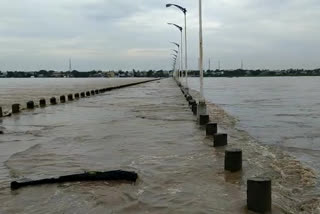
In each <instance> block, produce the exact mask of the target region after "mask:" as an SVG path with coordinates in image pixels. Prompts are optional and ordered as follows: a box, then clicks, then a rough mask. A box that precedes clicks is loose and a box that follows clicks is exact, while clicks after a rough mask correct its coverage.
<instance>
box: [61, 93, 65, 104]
mask: <svg viewBox="0 0 320 214" xmlns="http://www.w3.org/2000/svg"><path fill="white" fill-rule="evenodd" d="M65 102H66V96H64V95H62V96H60V103H65Z"/></svg>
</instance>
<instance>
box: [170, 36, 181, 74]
mask: <svg viewBox="0 0 320 214" xmlns="http://www.w3.org/2000/svg"><path fill="white" fill-rule="evenodd" d="M170 43H172V44H174V45H176V46H177V48H178V50H179V48H180V45H179V44H178V43H176V42H170ZM179 70H181V61H180V69H179ZM178 78H180V71H179V75H178Z"/></svg>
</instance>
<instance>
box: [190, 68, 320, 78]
mask: <svg viewBox="0 0 320 214" xmlns="http://www.w3.org/2000/svg"><path fill="white" fill-rule="evenodd" d="M188 74H189V76H193V77H198V76H199V70H193V71H189V72H188ZM203 75H204V76H205V77H259V76H261V77H266V76H320V68H318V69H314V70H304V69H288V70H276V71H273V70H244V69H237V70H207V71H204V74H203Z"/></svg>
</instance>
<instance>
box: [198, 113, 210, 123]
mask: <svg viewBox="0 0 320 214" xmlns="http://www.w3.org/2000/svg"><path fill="white" fill-rule="evenodd" d="M208 123H209V115H207V114H201V115H199V124H200V125H201V126H203V125H207V124H208Z"/></svg>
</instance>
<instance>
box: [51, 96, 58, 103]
mask: <svg viewBox="0 0 320 214" xmlns="http://www.w3.org/2000/svg"><path fill="white" fill-rule="evenodd" d="M50 104H51V105H56V104H57V99H56V98H55V97H51V98H50Z"/></svg>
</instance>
